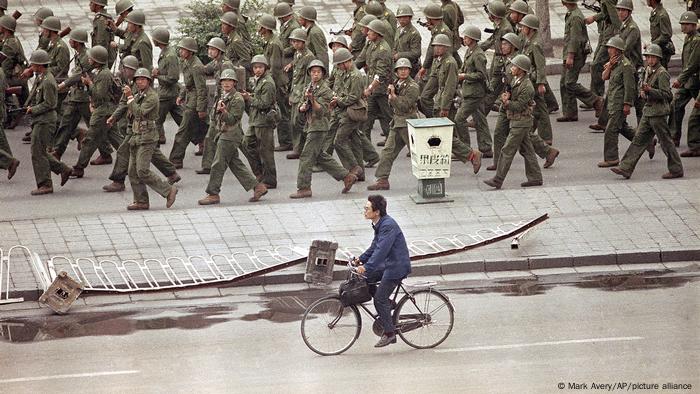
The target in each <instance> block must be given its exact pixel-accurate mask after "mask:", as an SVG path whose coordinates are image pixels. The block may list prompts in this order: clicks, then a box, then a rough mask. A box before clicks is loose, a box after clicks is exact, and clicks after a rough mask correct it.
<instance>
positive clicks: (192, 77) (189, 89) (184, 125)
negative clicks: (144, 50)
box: [169, 37, 207, 169]
mask: <svg viewBox="0 0 700 394" xmlns="http://www.w3.org/2000/svg"><path fill="white" fill-rule="evenodd" d="M177 47H178V50H179V54H180V59H181V60H180V67H181V69H182V76H183V80H184V82H185V86H184V89H181V90H180V95H179V96H178V98H177V100H176V104H177V105H182V104H184V105H185V112H184V114H183V115H182V122H181V123H180V127H179V128H178V130H177V134H175V141H174V143H173V148H172V150H171V151H170V157H169V158H170V161H171V162H172V163H173V164H174V165H175V168H176V169H179V168H182V162H183V160H184V158H185V151H186V150H187V145H189V143H190V142H192V143H193V144H195V145H198V144H200V143H201V142H202V140H203V139H204V135H205V133H206V131H205V130H206V123H205V122H204V121H205V119H206V117H207V82H206V80H205V78H204V65H203V64H202V61H201V60H199V58H198V57H197V56H196V55H195V54H196V53H197V49H198V48H197V41H195V39H194V38H191V37H185V38H183V39H182V40H180V42H179V44H178V46H177Z"/></svg>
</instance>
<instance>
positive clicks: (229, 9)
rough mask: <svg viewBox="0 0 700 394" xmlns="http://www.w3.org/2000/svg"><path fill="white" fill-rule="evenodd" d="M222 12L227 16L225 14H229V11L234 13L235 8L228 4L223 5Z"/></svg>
mask: <svg viewBox="0 0 700 394" xmlns="http://www.w3.org/2000/svg"><path fill="white" fill-rule="evenodd" d="M221 11H223V12H224V14H225V13H227V12H229V11H233V8H231V7H229V5H228V4H222V5H221Z"/></svg>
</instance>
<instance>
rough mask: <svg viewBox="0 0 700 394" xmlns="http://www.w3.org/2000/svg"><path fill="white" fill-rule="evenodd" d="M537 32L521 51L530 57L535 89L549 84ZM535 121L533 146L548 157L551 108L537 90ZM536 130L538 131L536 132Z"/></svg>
mask: <svg viewBox="0 0 700 394" xmlns="http://www.w3.org/2000/svg"><path fill="white" fill-rule="evenodd" d="M537 34H538V33H537V32H535V34H534V35H533V36H532V37H531V38H529V39H528V38H526V39H525V41H524V43H523V48H522V50H521V51H520V52H521V53H522V54H523V55H525V56H527V57H528V58H529V59H530V63H531V64H532V67H531V68H530V73H529V76H530V80H531V81H532V83H533V85H534V87H535V90H537V86H539V85H545V87H546V85H547V70H546V69H545V67H546V61H545V57H544V51H543V50H542V45H541V44H540V42H539V40H538V37H537ZM533 118H534V119H533V121H534V128H533V130H532V133H531V135H530V137H531V139H532V147H533V148H534V149H535V153H537V155H538V156H539V157H541V158H545V157H547V153H548V152H549V150H550V149H551V147H550V146H549V145H548V144H546V143H545V141H548V142H549V143H550V144H551V143H552V139H553V136H552V123H551V121H550V120H549V109H548V108H547V102H546V101H545V99H544V96H540V94H539V92H535V108H534V111H533ZM535 130H537V133H536V134H535V133H534V132H535Z"/></svg>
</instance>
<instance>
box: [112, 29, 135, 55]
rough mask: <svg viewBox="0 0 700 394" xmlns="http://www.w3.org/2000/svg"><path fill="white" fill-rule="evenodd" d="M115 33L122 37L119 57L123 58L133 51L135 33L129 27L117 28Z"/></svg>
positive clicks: (118, 48)
mask: <svg viewBox="0 0 700 394" xmlns="http://www.w3.org/2000/svg"><path fill="white" fill-rule="evenodd" d="M114 35H115V36H117V37H119V38H121V39H122V42H121V44H119V46H118V47H117V50H118V51H119V58H120V59H123V58H124V56H127V55H129V54H130V53H131V46H132V45H134V34H133V33H132V32H130V31H128V30H127V29H121V28H117V30H115V31H114Z"/></svg>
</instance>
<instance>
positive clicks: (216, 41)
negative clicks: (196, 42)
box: [207, 37, 226, 52]
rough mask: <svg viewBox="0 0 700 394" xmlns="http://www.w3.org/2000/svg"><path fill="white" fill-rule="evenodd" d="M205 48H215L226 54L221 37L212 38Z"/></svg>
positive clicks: (224, 44)
mask: <svg viewBox="0 0 700 394" xmlns="http://www.w3.org/2000/svg"><path fill="white" fill-rule="evenodd" d="M207 47H212V48H216V49H218V50H220V51H221V52H226V43H225V42H224V40H223V39H222V38H221V37H212V39H211V40H209V42H208V43H207Z"/></svg>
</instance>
